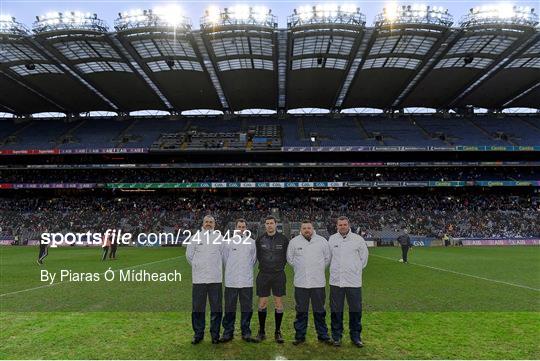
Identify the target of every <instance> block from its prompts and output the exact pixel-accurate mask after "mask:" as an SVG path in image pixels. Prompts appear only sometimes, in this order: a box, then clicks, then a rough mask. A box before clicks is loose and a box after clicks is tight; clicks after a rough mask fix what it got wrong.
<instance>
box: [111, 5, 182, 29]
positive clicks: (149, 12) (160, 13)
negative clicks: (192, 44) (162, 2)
mask: <svg viewBox="0 0 540 361" xmlns="http://www.w3.org/2000/svg"><path fill="white" fill-rule="evenodd" d="M114 27H115V29H116V30H118V31H121V30H127V29H136V28H149V27H173V28H183V29H186V30H189V29H191V21H190V19H189V18H187V17H186V16H185V15H184V11H183V10H182V8H181V7H180V6H178V5H174V4H172V5H166V6H157V7H155V8H153V9H145V10H143V9H132V10H129V11H124V12H121V13H118V18H116V20H115V21H114Z"/></svg>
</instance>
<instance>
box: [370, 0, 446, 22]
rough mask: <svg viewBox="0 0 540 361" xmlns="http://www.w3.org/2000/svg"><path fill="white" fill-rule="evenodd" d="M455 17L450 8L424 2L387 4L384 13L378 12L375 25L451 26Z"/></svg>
mask: <svg viewBox="0 0 540 361" xmlns="http://www.w3.org/2000/svg"><path fill="white" fill-rule="evenodd" d="M452 23H453V17H452V15H450V14H449V13H448V9H446V8H444V7H442V6H431V5H424V4H412V5H398V4H396V3H390V4H387V5H386V6H385V7H384V8H383V11H382V13H380V14H378V15H377V17H376V20H375V26H376V27H381V26H392V25H400V24H419V25H439V26H445V27H450V26H452Z"/></svg>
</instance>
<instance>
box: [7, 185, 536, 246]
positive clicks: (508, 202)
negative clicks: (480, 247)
mask: <svg viewBox="0 0 540 361" xmlns="http://www.w3.org/2000/svg"><path fill="white" fill-rule="evenodd" d="M31 194H32V193H25V195H24V196H23V195H20V194H19V195H10V196H5V195H4V196H3V197H0V210H1V217H0V230H1V231H0V235H1V236H2V237H4V238H5V237H16V238H17V239H20V240H21V241H23V242H24V241H25V240H29V239H39V235H40V234H41V233H42V232H87V231H92V232H102V231H104V230H106V229H108V228H111V229H112V228H120V229H122V230H124V231H129V232H133V233H135V234H138V233H139V232H146V233H147V232H160V231H176V230H178V229H190V230H195V229H197V228H198V227H200V223H201V220H202V217H203V216H204V215H206V214H212V215H214V217H215V218H216V220H217V222H218V225H219V227H220V228H221V229H222V230H225V229H226V228H227V227H228V225H229V223H230V222H232V221H233V220H234V219H236V218H239V217H242V218H246V219H247V220H248V221H250V222H258V223H261V222H262V221H263V219H264V217H266V216H267V215H269V214H273V215H276V216H277V217H278V218H279V221H280V222H281V223H283V224H286V223H287V222H298V221H301V220H303V219H311V220H313V221H316V222H319V223H320V224H323V225H324V226H325V227H326V228H327V230H328V232H329V233H333V232H334V230H335V219H336V218H337V217H338V216H340V215H347V216H348V217H349V218H350V219H351V221H352V223H353V226H354V227H355V229H358V230H359V231H360V232H363V233H364V234H366V235H367V236H368V237H369V236H370V235H372V234H373V233H374V232H377V231H383V230H392V231H396V232H400V231H402V230H403V229H408V231H409V233H410V234H412V235H419V236H433V237H440V236H442V235H443V234H449V235H451V236H453V237H471V238H487V237H489V238H501V237H505V238H506V237H508V238H516V237H517V238H519V237H540V197H538V196H536V197H535V196H534V195H533V194H532V193H531V194H529V193H526V194H525V195H524V194H523V193H520V194H513V193H507V192H505V193H501V192H487V191H460V192H452V191H443V190H439V191H412V190H410V191H407V193H405V194H404V193H403V192H402V191H401V192H391V191H388V192H385V191H379V192H362V191H352V190H342V191H334V192H332V193H330V192H309V191H300V190H297V191H294V190H291V191H283V190H280V191H259V192H257V193H256V194H254V193H246V192H241V191H233V192H224V191H223V192H219V191H189V192H182V191H168V192H167V191H166V192H161V193H99V194H96V193H95V192H82V191H81V192H77V193H70V194H69V195H67V194H62V195H48V196H44V195H40V194H39V193H38V194H34V195H31Z"/></svg>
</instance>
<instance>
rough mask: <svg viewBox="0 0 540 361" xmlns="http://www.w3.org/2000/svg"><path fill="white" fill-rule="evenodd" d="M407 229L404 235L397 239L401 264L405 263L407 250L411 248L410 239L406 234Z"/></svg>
mask: <svg viewBox="0 0 540 361" xmlns="http://www.w3.org/2000/svg"><path fill="white" fill-rule="evenodd" d="M407 233H408V231H407V229H405V230H404V233H403V234H402V235H401V236H399V237H398V238H397V241H398V243H399V244H400V245H401V259H402V260H403V263H408V262H407V254H408V253H409V248H411V247H412V243H411V237H409V235H408V234H407Z"/></svg>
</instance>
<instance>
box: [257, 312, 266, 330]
mask: <svg viewBox="0 0 540 361" xmlns="http://www.w3.org/2000/svg"><path fill="white" fill-rule="evenodd" d="M258 313H259V332H260V333H265V331H264V329H265V327H266V308H263V309H260V308H259V312H258Z"/></svg>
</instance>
